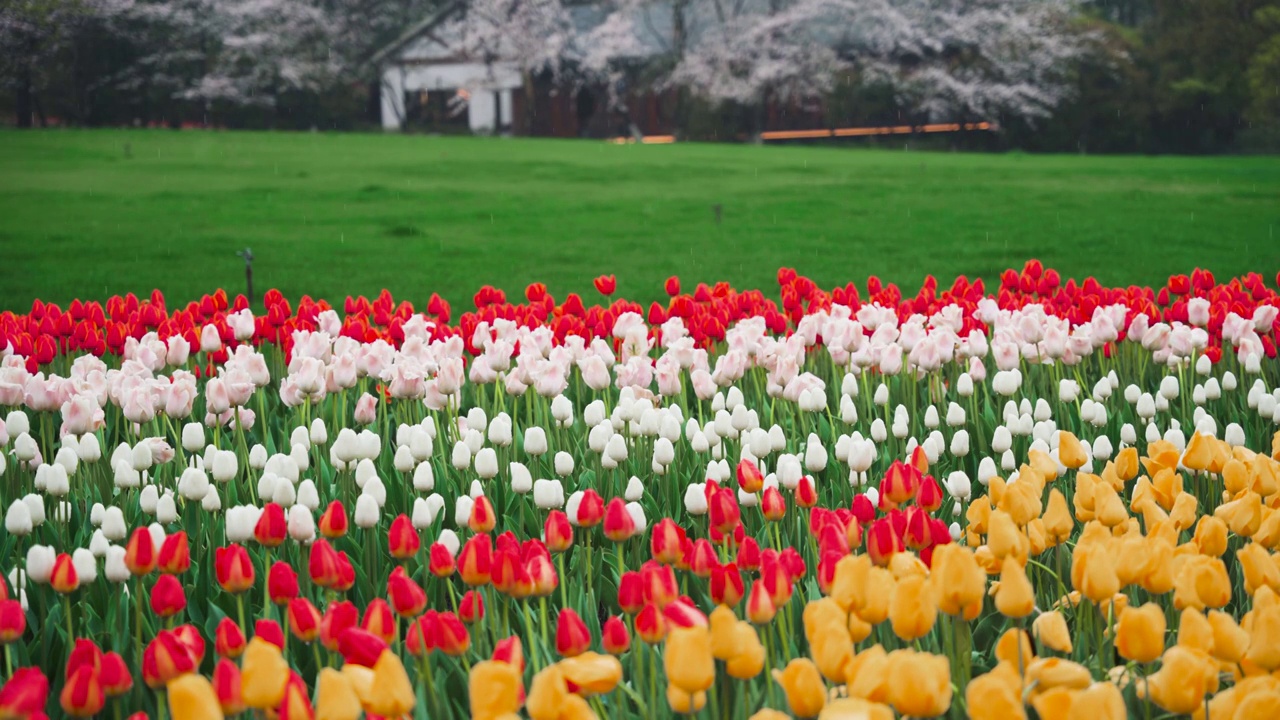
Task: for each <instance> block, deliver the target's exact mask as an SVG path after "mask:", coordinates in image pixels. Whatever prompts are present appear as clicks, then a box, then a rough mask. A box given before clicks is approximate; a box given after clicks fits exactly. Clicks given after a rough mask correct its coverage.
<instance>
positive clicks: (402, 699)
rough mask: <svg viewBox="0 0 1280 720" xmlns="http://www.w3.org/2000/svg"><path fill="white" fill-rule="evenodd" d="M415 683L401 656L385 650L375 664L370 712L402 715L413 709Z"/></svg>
mask: <svg viewBox="0 0 1280 720" xmlns="http://www.w3.org/2000/svg"><path fill="white" fill-rule="evenodd" d="M415 701H416V698H415V696H414V694H413V684H412V683H410V682H409V675H408V673H406V672H405V671H404V664H403V663H401V662H400V656H398V655H396V654H395V653H393V652H391V651H390V650H383V651H382V654H381V655H379V656H378V661H377V662H375V663H374V664H373V687H372V688H370V695H369V700H368V701H367V702H366V705H368V708H367V709H368V710H369V712H371V713H373V714H375V715H382V716H383V717H400V716H401V715H404V714H405V713H407V712H409V711H410V710H412V709H413V705H414V703H415Z"/></svg>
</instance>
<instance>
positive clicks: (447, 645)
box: [435, 612, 471, 657]
mask: <svg viewBox="0 0 1280 720" xmlns="http://www.w3.org/2000/svg"><path fill="white" fill-rule="evenodd" d="M435 629H436V644H437V647H439V648H440V652H442V653H444V654H445V655H448V656H449V657H461V656H462V655H464V654H466V652H467V650H468V649H469V648H470V647H471V635H470V634H469V633H468V632H467V627H466V626H465V625H463V624H462V621H461V620H459V619H458V616H457V615H454V614H453V613H451V612H442V613H440V614H439V615H437V616H436V628H435Z"/></svg>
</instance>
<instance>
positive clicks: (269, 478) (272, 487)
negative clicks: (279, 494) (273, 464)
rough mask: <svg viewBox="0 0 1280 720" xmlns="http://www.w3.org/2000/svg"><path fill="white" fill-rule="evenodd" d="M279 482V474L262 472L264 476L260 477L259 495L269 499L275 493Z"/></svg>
mask: <svg viewBox="0 0 1280 720" xmlns="http://www.w3.org/2000/svg"><path fill="white" fill-rule="evenodd" d="M277 482H280V476H279V475H276V474H275V473H270V472H265V473H262V477H260V478H258V497H260V498H262V499H263V500H267V499H269V498H271V497H272V496H273V495H275V494H276V483H277ZM285 482H288V481H287V480H286V481H285Z"/></svg>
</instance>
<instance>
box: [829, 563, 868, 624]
mask: <svg viewBox="0 0 1280 720" xmlns="http://www.w3.org/2000/svg"><path fill="white" fill-rule="evenodd" d="M870 570H871V557H870V556H869V555H866V554H860V555H846V556H844V557H842V558H840V562H837V563H836V574H835V577H834V578H832V580H831V592H830V595H831V599H832V600H835V601H836V603H837V604H839V605H840V607H841V608H842V609H843V610H844V611H845V612H849V611H850V610H851V609H852V608H853V607H854V606H855V605H857V604H859V603H858V602H857V601H858V600H859V599H860V598H861V597H862V592H863V588H864V587H865V586H866V584H867V573H868V572H870Z"/></svg>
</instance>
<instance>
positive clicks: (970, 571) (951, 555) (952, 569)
mask: <svg viewBox="0 0 1280 720" xmlns="http://www.w3.org/2000/svg"><path fill="white" fill-rule="evenodd" d="M929 582H930V584H931V585H932V586H933V592H934V596H935V597H936V599H937V604H938V610H940V611H942V612H944V613H946V614H948V615H952V616H963V617H964V619H965V620H966V621H968V620H973V619H974V618H976V617H977V616H978V613H980V612H982V599H983V597H984V596H985V595H986V587H987V578H986V573H984V572H983V571H982V568H981V567H980V566H979V565H978V563H977V561H976V560H975V559H974V557H973V552H972V551H971V550H969V549H968V548H966V547H962V546H960V545H956V544H955V543H947V544H946V545H939V546H937V547H936V548H934V550H933V571H932V572H931V573H930V575H929Z"/></svg>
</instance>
